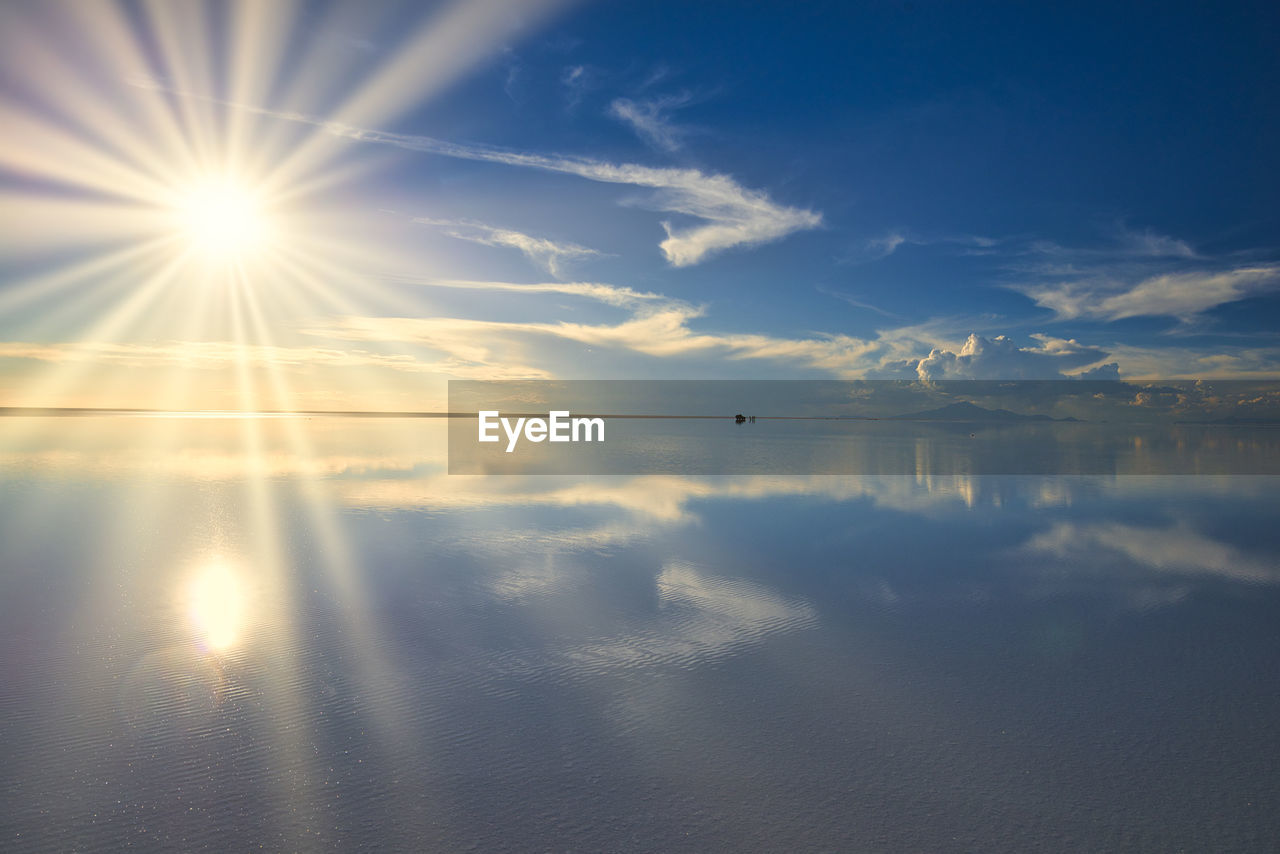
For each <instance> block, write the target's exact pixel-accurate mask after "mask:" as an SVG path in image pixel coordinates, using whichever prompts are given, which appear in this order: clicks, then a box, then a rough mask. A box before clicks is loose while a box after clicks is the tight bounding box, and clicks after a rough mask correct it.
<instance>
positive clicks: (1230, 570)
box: [1025, 522, 1280, 584]
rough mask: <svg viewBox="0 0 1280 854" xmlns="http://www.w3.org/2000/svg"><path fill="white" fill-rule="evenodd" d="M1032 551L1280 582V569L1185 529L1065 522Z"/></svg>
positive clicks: (1041, 538) (1035, 540) (1037, 541)
mask: <svg viewBox="0 0 1280 854" xmlns="http://www.w3.org/2000/svg"><path fill="white" fill-rule="evenodd" d="M1025 548H1026V550H1028V551H1031V552H1038V553H1041V554H1049V555H1053V556H1054V557H1057V558H1061V559H1064V560H1071V561H1073V562H1075V563H1077V564H1081V563H1083V564H1086V565H1092V564H1096V563H1097V562H1098V558H1099V557H1101V556H1110V557H1112V558H1113V559H1114V558H1121V559H1123V560H1126V561H1129V562H1131V563H1134V564H1137V565H1139V566H1142V567H1146V568H1149V569H1153V570H1156V571H1158V572H1162V573H1168V574H1171V575H1179V576H1216V577H1219V578H1226V579H1230V580H1233V581H1245V582H1250V583H1254V584H1274V583H1276V582H1277V581H1280V568H1277V566H1276V565H1275V564H1274V563H1267V562H1264V561H1259V560H1257V559H1255V558H1252V557H1250V556H1248V555H1246V554H1244V553H1242V552H1241V551H1240V550H1238V549H1236V548H1234V547H1232V546H1229V545H1227V544H1225V543H1220V542H1218V541H1217V540H1212V539H1210V538H1208V537H1206V536H1204V535H1202V534H1198V533H1196V532H1195V531H1192V530H1189V529H1187V528H1185V527H1180V526H1175V527H1170V528H1155V527H1139V526H1135V525H1122V524H1119V523H1104V524H1091V525H1077V524H1075V523H1072V522H1059V523H1058V524H1056V525H1054V526H1053V527H1052V528H1051V529H1050V530H1048V531H1046V532H1045V533H1042V534H1039V535H1037V536H1035V537H1033V538H1032V539H1031V540H1030V541H1028V542H1027V544H1026V546H1025Z"/></svg>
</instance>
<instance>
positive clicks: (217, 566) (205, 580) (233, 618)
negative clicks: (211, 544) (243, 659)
mask: <svg viewBox="0 0 1280 854" xmlns="http://www.w3.org/2000/svg"><path fill="white" fill-rule="evenodd" d="M185 592H186V605H187V614H188V616H189V617H190V619H191V624H192V629H193V630H194V631H195V634H196V637H197V639H198V640H199V642H200V643H201V644H203V645H205V646H207V647H208V648H209V649H210V650H212V651H214V652H223V651H225V650H228V649H230V648H231V647H233V646H235V645H236V643H237V642H238V641H239V640H240V635H241V632H242V630H243V628H244V622H245V617H246V611H247V606H248V597H247V596H246V592H245V587H244V582H243V580H242V579H241V578H240V577H239V575H238V574H237V573H236V572H235V571H234V570H233V569H232V568H231V567H230V566H228V565H227V564H225V563H223V562H221V561H214V562H212V563H210V564H208V565H206V566H204V567H202V568H201V569H200V570H198V571H197V572H196V574H195V575H194V576H193V577H192V578H191V579H190V580H189V581H188V583H187V587H186V590H185Z"/></svg>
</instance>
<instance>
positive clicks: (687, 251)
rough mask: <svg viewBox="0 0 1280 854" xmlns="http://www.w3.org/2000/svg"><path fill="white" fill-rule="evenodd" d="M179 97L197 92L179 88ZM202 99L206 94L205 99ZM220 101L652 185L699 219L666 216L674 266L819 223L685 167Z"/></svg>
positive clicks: (443, 150)
mask: <svg viewBox="0 0 1280 854" xmlns="http://www.w3.org/2000/svg"><path fill="white" fill-rule="evenodd" d="M175 94H179V95H181V96H183V97H199V96H193V95H190V94H187V93H182V92H177V93H175ZM203 100H212V99H208V98H204V99H203ZM218 103H221V104H223V105H225V106H229V107H232V108H234V109H238V110H242V111H245V112H249V113H252V114H255V115H261V116H267V117H270V118H275V119H280V120H283V121H290V122H297V123H300V124H306V125H310V126H312V127H316V128H319V129H320V130H323V131H324V132H325V133H328V134H330V135H332V136H336V137H342V138H345V139H351V140H356V141H359V142H370V143H376V144H379V145H391V146H395V147H397V148H402V149H405V150H407V151H420V152H423V153H425V154H436V155H441V156H444V157H456V158H459V159H463V160H476V161H482V162H486V163H500V164H504V165H507V166H521V167H525V168H528V169H540V170H543V171H546V172H557V173H561V174H565V175H576V176H577V177H580V178H585V179H587V180H589V181H598V182H601V183H605V184H626V185H630V186H635V187H643V188H647V189H651V190H653V191H654V194H653V196H652V197H651V198H650V199H649V204H650V205H651V206H652V207H653V208H655V209H657V210H660V211H665V212H668V213H675V214H681V215H684V216H688V217H692V218H694V219H698V220H702V221H703V222H702V223H701V224H697V225H690V226H678V225H674V224H672V223H671V222H664V223H663V224H662V226H663V228H664V229H665V230H666V233H667V239H666V240H664V241H662V242H661V243H660V244H659V246H660V248H661V249H662V252H663V255H664V256H665V257H666V259H667V260H668V261H669V262H670V263H671V264H672V265H674V266H676V267H687V266H690V265H692V264H697V263H699V262H700V261H703V260H705V259H707V258H709V257H711V256H712V255H715V254H716V253H718V252H722V251H725V250H727V249H734V248H738V247H742V246H756V245H759V244H762V243H770V242H772V241H775V240H779V239H781V238H783V237H786V236H787V235H789V234H792V233H794V232H797V231H803V230H806V229H811V228H817V227H818V226H819V225H821V223H822V215H821V214H819V213H816V212H814V211H811V210H806V209H804V208H796V207H790V206H787V205H781V204H778V203H777V202H774V201H773V200H772V199H771V198H769V195H768V194H767V193H765V192H764V191H762V190H752V189H749V188H747V187H743V186H742V185H741V184H739V183H738V182H737V181H735V180H734V179H733V178H731V177H729V176H728V175H719V174H714V173H706V172H703V171H701V170H699V169H691V168H657V167H652V166H641V165H638V164H634V163H608V162H606V161H602V160H596V159H593V158H590V157H573V156H565V155H544V154H530V153H526V152H520V151H511V150H508V149H501V148H493V147H490V146H483V145H460V144H458V143H453V142H445V141H444V140H439V139H435V138H433V137H429V136H420V135H415V134H403V133H389V132H386V131H379V130H373V129H370V128H362V127H357V126H353V125H348V124H343V123H341V122H334V121H324V120H322V119H318V118H315V117H313V116H309V115H305V114H303V113H296V112H286V111H278V110H268V109H265V108H262V107H254V106H249V105H245V104H232V103H228V102H225V101H219V102H218Z"/></svg>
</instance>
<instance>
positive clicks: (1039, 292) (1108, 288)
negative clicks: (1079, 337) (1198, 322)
mask: <svg viewBox="0 0 1280 854" xmlns="http://www.w3.org/2000/svg"><path fill="white" fill-rule="evenodd" d="M1278 284H1280V265H1277V264H1264V265H1259V266H1255V267H1240V268H1237V269H1233V270H1223V271H1216V272H1214V271H1201V272H1187V273H1169V274H1164V275H1158V276H1151V277H1148V278H1144V279H1142V280H1140V281H1138V282H1136V283H1134V284H1124V283H1120V282H1116V281H1115V280H1113V279H1085V280H1081V281H1075V282H1062V283H1057V284H1052V285H1040V286H1025V287H1022V288H1019V290H1021V291H1022V292H1023V293H1025V294H1026V295H1027V296H1029V297H1031V298H1032V299H1033V300H1035V301H1036V302H1037V303H1038V304H1040V305H1042V306H1044V307H1045V308H1048V309H1052V310H1053V311H1054V312H1055V313H1056V314H1057V315H1058V316H1059V317H1061V318H1067V319H1069V318H1077V317H1087V318H1098V319H1101V320H1120V319H1122V318H1126V317H1145V316H1157V317H1159V316H1165V317H1176V318H1179V319H1181V320H1184V321H1185V320H1190V319H1191V318H1193V317H1195V316H1196V315H1197V314H1200V313H1202V312H1205V311H1208V310H1209V309H1211V308H1214V307H1215V306H1219V305H1223V304H1224V303H1229V302H1235V301H1236V300H1241V299H1244V298H1245V297H1248V296H1252V295H1253V294H1256V293H1259V292H1262V291H1265V290H1269V289H1271V288H1274V287H1276V286H1277V285H1278Z"/></svg>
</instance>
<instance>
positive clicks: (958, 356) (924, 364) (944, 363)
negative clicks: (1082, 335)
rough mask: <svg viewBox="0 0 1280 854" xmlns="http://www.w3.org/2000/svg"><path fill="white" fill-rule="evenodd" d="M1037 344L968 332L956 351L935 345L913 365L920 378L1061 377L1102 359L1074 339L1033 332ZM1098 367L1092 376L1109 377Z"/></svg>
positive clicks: (1103, 355) (1107, 370) (1108, 371)
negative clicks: (1021, 344) (986, 336)
mask: <svg viewBox="0 0 1280 854" xmlns="http://www.w3.org/2000/svg"><path fill="white" fill-rule="evenodd" d="M1032 337H1033V338H1035V339H1036V340H1037V341H1038V342H1039V345H1038V346H1035V347H1019V346H1018V345H1017V343H1016V342H1014V340H1013V339H1012V338H1009V337H1007V336H1004V335H997V336H996V337H995V338H983V337H982V336H981V335H977V334H972V335H970V336H969V338H968V340H966V341H965V342H964V346H963V347H961V348H960V352H958V353H956V352H953V351H951V350H946V349H938V348H935V349H934V350H933V351H932V352H930V353H929V355H928V356H926V357H925V358H923V359H921V360H920V361H919V363H917V365H916V376H918V377H919V378H920V379H922V380H950V379H968V380H973V379H1000V380H1032V379H1062V378H1063V377H1065V376H1066V373H1065V372H1066V371H1070V370H1073V369H1077V368H1083V367H1085V366H1086V365H1090V364H1093V363H1095V362H1099V361H1101V360H1102V359H1104V358H1106V356H1107V352H1106V351H1105V350H1100V349H1098V348H1097V347H1088V346H1085V345H1083V344H1081V343H1080V342H1078V341H1076V340H1075V339H1063V338H1052V337H1050V336H1047V335H1033V336H1032ZM1112 367H1115V368H1116V376H1118V365H1117V366H1109V365H1108V366H1102V367H1101V368H1099V369H1097V371H1098V372H1099V373H1098V374H1097V375H1095V376H1093V377H1092V378H1094V379H1101V378H1111V377H1109V376H1108V375H1109V374H1111V373H1112V371H1111V368H1112Z"/></svg>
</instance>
